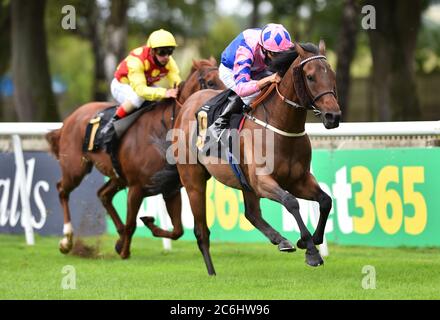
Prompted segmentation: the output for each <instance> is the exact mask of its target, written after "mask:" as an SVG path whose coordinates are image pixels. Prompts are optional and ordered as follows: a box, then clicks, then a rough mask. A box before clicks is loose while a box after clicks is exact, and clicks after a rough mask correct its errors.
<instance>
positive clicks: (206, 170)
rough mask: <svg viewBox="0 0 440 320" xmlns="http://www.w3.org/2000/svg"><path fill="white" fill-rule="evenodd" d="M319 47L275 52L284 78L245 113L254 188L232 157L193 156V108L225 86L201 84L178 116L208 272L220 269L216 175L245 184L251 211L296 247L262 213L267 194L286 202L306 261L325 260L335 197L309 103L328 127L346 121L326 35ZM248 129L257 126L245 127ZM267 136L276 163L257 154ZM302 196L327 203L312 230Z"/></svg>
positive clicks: (178, 154)
mask: <svg viewBox="0 0 440 320" xmlns="http://www.w3.org/2000/svg"><path fill="white" fill-rule="evenodd" d="M312 47H313V48H312V49H307V50H305V49H304V48H302V47H301V46H300V45H298V44H295V45H294V47H293V48H292V49H291V50H289V51H287V52H284V53H281V54H279V55H278V56H277V57H275V58H274V61H273V64H272V71H275V72H278V74H279V75H280V76H281V77H282V78H281V81H280V82H279V83H276V84H275V83H273V84H272V85H271V88H272V89H273V90H269V91H267V95H266V96H265V97H263V98H262V99H260V102H259V103H257V104H255V105H253V111H252V112H251V114H245V116H246V118H245V122H244V124H243V126H242V131H240V133H239V138H237V140H238V139H239V140H238V141H239V143H238V145H239V150H240V155H239V158H238V160H239V165H240V167H241V169H242V171H243V174H244V176H245V178H246V180H247V182H248V185H249V186H250V189H248V190H245V189H247V188H244V187H243V186H242V184H241V183H240V182H239V179H238V178H237V177H236V176H235V175H234V173H233V171H232V169H231V167H230V166H229V164H228V163H222V162H220V163H219V162H218V161H211V160H213V159H212V158H211V157H208V156H206V155H204V154H202V153H199V152H197V153H198V154H197V155H196V157H197V160H198V161H196V162H195V163H194V161H192V162H191V159H190V157H191V156H194V150H196V151H197V148H195V147H194V146H193V144H194V141H195V139H194V135H195V128H196V125H193V124H192V123H193V122H194V120H195V117H194V114H195V113H196V111H197V109H198V108H199V107H200V106H202V105H203V102H205V101H207V100H209V99H210V98H212V97H214V96H215V95H217V94H218V93H219V91H216V90H202V91H199V92H197V93H195V94H193V95H192V96H191V97H190V98H189V99H188V100H187V101H186V102H185V103H184V105H183V107H182V111H181V112H180V114H179V116H178V117H177V119H176V124H175V129H174V130H175V132H174V133H173V150H174V159H175V161H176V162H177V168H178V171H179V175H180V179H181V182H182V184H183V186H184V187H185V188H186V191H187V193H188V196H189V200H190V204H191V209H192V212H193V215H194V233H195V236H196V238H197V244H198V246H199V249H200V251H201V253H202V255H203V258H204V261H205V264H206V267H207V269H208V274H209V275H214V274H215V270H214V266H213V263H212V259H211V255H210V252H209V235H210V231H209V229H208V227H207V222H206V200H205V198H206V181H207V180H208V179H209V178H210V176H213V177H215V179H217V180H218V181H220V182H222V183H224V184H225V185H227V186H229V187H232V188H236V189H241V190H242V192H243V196H244V204H245V217H246V218H247V219H248V220H249V221H250V222H251V223H252V224H253V225H254V226H255V227H256V228H257V229H258V230H260V231H261V232H262V233H263V234H264V235H265V236H266V237H267V238H269V240H270V241H271V242H272V243H273V244H275V245H277V246H278V249H279V250H280V251H285V252H291V251H294V250H295V247H294V246H293V245H292V243H291V242H290V241H289V240H287V239H285V238H284V237H282V236H281V235H280V234H279V233H278V232H277V231H276V230H274V229H273V228H272V227H271V226H270V225H269V224H268V223H267V222H266V221H265V220H264V219H263V217H262V215H261V210H260V199H261V198H268V199H271V200H273V201H276V202H278V203H280V204H282V205H283V206H284V207H285V208H286V209H287V210H288V211H289V212H290V213H291V214H292V215H293V217H294V218H295V220H296V222H297V224H298V226H299V229H300V239H299V240H298V242H297V246H298V247H299V248H301V249H306V252H305V258H306V263H307V264H309V265H311V266H319V265H321V264H323V260H322V258H321V256H320V254H319V251H318V250H317V248H316V247H315V245H319V244H321V243H322V241H323V235H324V228H325V225H326V221H327V217H328V215H329V212H330V210H331V207H332V199H331V198H330V196H328V195H327V194H326V193H325V192H324V191H323V190H322V189H321V188H320V186H319V184H318V183H317V181H316V179H315V177H314V176H313V175H312V174H311V172H310V162H311V144H310V140H309V137H308V136H307V134H306V133H305V122H306V115H307V109H311V110H313V111H314V112H315V114H316V115H320V116H321V119H322V122H323V124H324V125H325V127H326V128H327V129H331V128H335V127H337V126H338V125H339V119H340V116H341V111H340V108H339V105H338V101H337V96H336V85H335V83H336V81H335V73H334V71H333V70H332V69H331V67H330V65H329V64H328V63H327V61H326V57H325V43H324V41H321V42H320V43H319V49H318V48H317V47H316V46H312ZM310 51H311V52H310ZM179 131H180V132H179ZM257 131H260V133H261V134H262V135H263V139H262V142H261V143H260V145H258V142H256V134H257ZM245 132H247V133H249V132H250V133H251V134H250V135H245V134H244V133H245ZM269 134H270V135H269ZM264 136H271V137H273V139H272V140H273V141H272V142H271V143H272V145H273V151H272V153H273V154H272V159H273V163H272V164H268V163H267V161H266V162H265V163H259V161H256V154H255V153H256V149H263V150H266V147H268V143H267V142H265V141H266V140H265V138H264ZM178 137H180V138H181V139H179V138H178ZM182 137H183V139H182ZM182 140H183V141H182ZM176 144H177V145H176ZM251 146H256V148H252V147H251ZM267 150H270V149H269V148H267ZM267 150H266V152H269V151H267ZM182 155H183V156H182ZM267 168H272V169H271V170H267ZM297 198H302V199H307V200H313V201H317V202H318V203H319V205H320V218H319V222H318V225H317V228H316V230H315V232H314V233H313V235H312V234H311V233H310V232H309V230H308V229H307V227H306V226H305V224H304V222H303V220H302V218H301V216H300V212H299V204H298V200H297Z"/></svg>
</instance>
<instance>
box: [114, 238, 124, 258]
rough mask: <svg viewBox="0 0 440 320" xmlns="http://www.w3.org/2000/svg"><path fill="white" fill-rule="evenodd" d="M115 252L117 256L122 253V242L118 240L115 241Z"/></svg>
mask: <svg viewBox="0 0 440 320" xmlns="http://www.w3.org/2000/svg"><path fill="white" fill-rule="evenodd" d="M115 251H116V252H117V254H119V255H120V254H121V252H122V241H121V240H120V239H119V240H118V241H116V244H115Z"/></svg>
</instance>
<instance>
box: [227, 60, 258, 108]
mask: <svg viewBox="0 0 440 320" xmlns="http://www.w3.org/2000/svg"><path fill="white" fill-rule="evenodd" d="M218 71H219V76H220V80H221V81H223V83H224V84H225V86H226V88H228V89H231V90H232V91H234V92H236V91H235V88H236V84H235V80H234V73H233V72H232V70H231V69H229V68H227V67H225V66H224V65H223V64H220V67H219V68H218ZM259 94H260V92H256V93H254V94H252V95H250V96H247V97H241V100H243V102H244V103H245V104H246V105H250V104H251V102H252V101H254V100H255V98H256V97H257V96H258V95H259Z"/></svg>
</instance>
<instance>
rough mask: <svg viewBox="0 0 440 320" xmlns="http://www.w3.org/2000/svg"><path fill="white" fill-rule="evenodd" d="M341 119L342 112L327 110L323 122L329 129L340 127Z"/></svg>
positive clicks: (323, 115)
mask: <svg viewBox="0 0 440 320" xmlns="http://www.w3.org/2000/svg"><path fill="white" fill-rule="evenodd" d="M340 120H341V112H340V111H339V112H325V113H323V114H322V122H323V123H324V126H325V127H326V128H327V129H334V128H337V127H339V121H340Z"/></svg>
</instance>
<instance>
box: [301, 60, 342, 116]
mask: <svg viewBox="0 0 440 320" xmlns="http://www.w3.org/2000/svg"><path fill="white" fill-rule="evenodd" d="M317 59H319V60H327V57H326V56H324V55H316V56H312V57H309V58H307V59H304V60H303V61H301V63H300V64H299V65H300V67H301V69H302V68H304V66H305V65H306V63H307V62H310V61H313V60H317ZM303 75H304V73H303ZM304 83H307V82H306V80H305V79H304ZM306 88H307V93H308V94H309V95H310V96H311V93H310V90H309V87H308V86H307V85H306ZM327 94H331V95H333V96H334V97H335V99H337V97H336V92H335V91H334V90H331V91H330V90H329V91H324V92H321V93H319V94H317V95H316V96H315V97H312V98H311V100H312V101H311V103H310V108H308V109H312V110H313V112H314V113H315V114H316V115H320V114H321V111H320V110H319V109H318V107H317V106H316V105H315V103H316V101H318V100H319V99H321V98H322V97H323V96H325V95H327Z"/></svg>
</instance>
